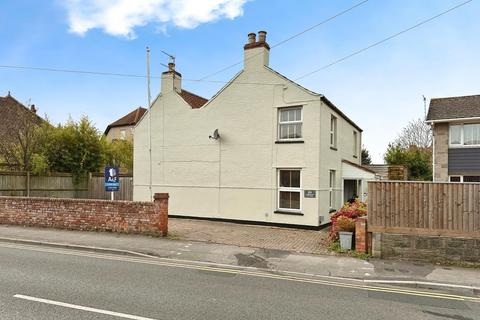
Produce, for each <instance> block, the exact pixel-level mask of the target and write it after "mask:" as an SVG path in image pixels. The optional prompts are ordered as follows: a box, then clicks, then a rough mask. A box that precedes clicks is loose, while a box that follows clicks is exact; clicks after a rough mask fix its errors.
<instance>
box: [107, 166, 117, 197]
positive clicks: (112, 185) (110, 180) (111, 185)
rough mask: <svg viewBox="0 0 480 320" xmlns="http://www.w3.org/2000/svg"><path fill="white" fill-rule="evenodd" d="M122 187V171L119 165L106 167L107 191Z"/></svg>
mask: <svg viewBox="0 0 480 320" xmlns="http://www.w3.org/2000/svg"><path fill="white" fill-rule="evenodd" d="M119 189H120V171H119V170H118V167H110V166H107V167H105V191H118V190H119Z"/></svg>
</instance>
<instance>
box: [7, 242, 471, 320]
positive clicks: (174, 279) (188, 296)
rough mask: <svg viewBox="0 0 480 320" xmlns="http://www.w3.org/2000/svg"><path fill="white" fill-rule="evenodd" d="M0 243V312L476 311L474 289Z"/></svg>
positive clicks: (415, 315)
mask: <svg viewBox="0 0 480 320" xmlns="http://www.w3.org/2000/svg"><path fill="white" fill-rule="evenodd" d="M421 292H425V290H414V289H407V288H404V289H400V290H398V289H395V288H389V287H384V288H370V287H363V286H359V285H358V284H355V283H343V282H338V281H337V280H335V281H317V280H312V279H309V278H307V277H303V276H283V275H276V274H271V273H263V272H258V271H255V270H248V269H244V270H232V269H224V268H222V267H215V266H213V267H211V266H205V265H189V264H185V263H183V262H179V263H177V262H171V261H166V260H163V261H162V260H157V259H148V258H133V257H127V256H113V255H105V254H101V253H90V252H79V251H73V250H67V249H53V248H47V247H33V246H32V247H30V246H22V245H14V244H6V243H0V319H1V320H4V319H22V320H27V319H137V320H146V319H159V320H160V319H356V320H360V319H369V320H370V319H443V320H445V319H447V320H448V319H457V320H468V319H480V299H478V300H475V299H473V300H471V299H468V298H465V299H464V298H462V297H461V296H459V295H458V294H451V295H441V293H438V292H432V293H421Z"/></svg>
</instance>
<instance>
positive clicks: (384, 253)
mask: <svg viewBox="0 0 480 320" xmlns="http://www.w3.org/2000/svg"><path fill="white" fill-rule="evenodd" d="M372 253H373V255H374V256H378V257H381V258H401V259H408V260H422V261H429V262H440V263H445V262H446V263H449V262H451V263H467V264H468V263H474V264H478V263H480V239H473V238H457V237H444V236H423V235H422V236H420V235H406V234H392V233H374V234H373V249H372Z"/></svg>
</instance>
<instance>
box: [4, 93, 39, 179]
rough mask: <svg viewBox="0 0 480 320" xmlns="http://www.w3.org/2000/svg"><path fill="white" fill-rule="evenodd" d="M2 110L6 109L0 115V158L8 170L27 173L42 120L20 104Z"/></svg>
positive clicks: (36, 146) (37, 142)
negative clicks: (0, 120) (0, 118)
mask: <svg viewBox="0 0 480 320" xmlns="http://www.w3.org/2000/svg"><path fill="white" fill-rule="evenodd" d="M12 100H13V101H14V102H15V103H18V102H17V101H16V100H14V99H13V98H12ZM18 104H19V103H18ZM3 108H8V109H5V110H3V111H2V114H1V116H2V118H3V119H2V122H3V123H2V124H1V126H0V158H1V159H2V160H3V162H4V163H5V164H6V165H7V166H8V167H9V168H12V169H16V170H22V171H26V172H29V171H30V170H31V168H32V157H33V155H34V154H35V153H36V152H37V150H38V147H39V144H40V140H41V138H42V137H41V131H42V126H43V125H44V120H43V119H41V118H40V117H39V116H37V115H36V114H35V112H33V111H32V110H29V109H27V108H26V107H24V106H23V105H21V104H19V105H15V104H12V105H10V106H8V107H5V106H4V107H3ZM33 110H34V109H33Z"/></svg>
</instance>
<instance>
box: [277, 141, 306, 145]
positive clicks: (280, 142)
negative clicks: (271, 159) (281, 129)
mask: <svg viewBox="0 0 480 320" xmlns="http://www.w3.org/2000/svg"><path fill="white" fill-rule="evenodd" d="M304 142H305V141H303V140H277V141H275V143H276V144H282V143H304Z"/></svg>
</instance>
